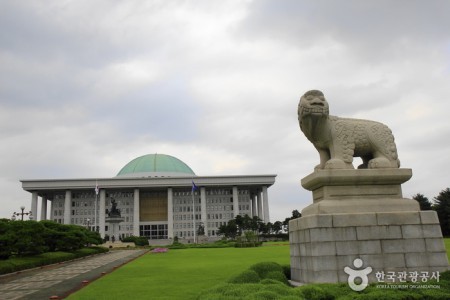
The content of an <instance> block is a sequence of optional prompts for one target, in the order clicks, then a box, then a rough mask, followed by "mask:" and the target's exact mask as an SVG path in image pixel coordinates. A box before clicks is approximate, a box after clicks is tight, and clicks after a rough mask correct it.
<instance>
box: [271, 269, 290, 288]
mask: <svg viewBox="0 0 450 300" xmlns="http://www.w3.org/2000/svg"><path fill="white" fill-rule="evenodd" d="M265 279H273V280H276V281H279V282H281V283H284V284H286V285H289V282H288V280H287V278H286V276H285V275H284V273H283V272H280V271H272V272H269V273H267V275H266V277H265Z"/></svg>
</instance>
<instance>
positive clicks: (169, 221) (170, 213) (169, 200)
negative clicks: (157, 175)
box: [167, 188, 173, 239]
mask: <svg viewBox="0 0 450 300" xmlns="http://www.w3.org/2000/svg"><path fill="white" fill-rule="evenodd" d="M167 237H168V238H169V239H173V190H172V188H168V189H167Z"/></svg>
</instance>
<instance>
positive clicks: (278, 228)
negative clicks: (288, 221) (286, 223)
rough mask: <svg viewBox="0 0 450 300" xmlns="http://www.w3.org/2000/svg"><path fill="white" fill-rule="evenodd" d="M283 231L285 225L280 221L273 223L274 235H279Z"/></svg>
mask: <svg viewBox="0 0 450 300" xmlns="http://www.w3.org/2000/svg"><path fill="white" fill-rule="evenodd" d="M282 229H283V223H281V222H280V221H276V222H275V223H273V225H272V230H273V233H275V234H279V233H280V231H281V230H282Z"/></svg>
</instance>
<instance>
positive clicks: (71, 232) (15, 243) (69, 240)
mask: <svg viewBox="0 0 450 300" xmlns="http://www.w3.org/2000/svg"><path fill="white" fill-rule="evenodd" d="M101 243H102V240H101V238H100V235H99V234H98V233H97V232H93V231H89V230H88V229H87V228H85V227H82V226H77V225H64V224H59V223H56V222H53V221H40V222H36V221H11V220H8V219H0V260H1V259H8V258H9V257H11V256H13V255H15V256H24V255H37V254H40V253H44V252H55V251H74V250H77V249H81V248H83V247H85V246H86V245H88V244H96V245H98V244H101Z"/></svg>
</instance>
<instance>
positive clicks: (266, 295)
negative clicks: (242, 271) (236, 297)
mask: <svg viewBox="0 0 450 300" xmlns="http://www.w3.org/2000/svg"><path fill="white" fill-rule="evenodd" d="M244 299H246V300H247V299H248V300H277V299H280V297H279V296H278V294H277V293H275V292H273V291H259V292H256V293H253V294H250V295H248V296H247V297H245V298H244Z"/></svg>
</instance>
